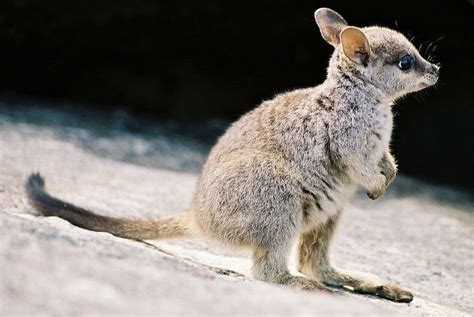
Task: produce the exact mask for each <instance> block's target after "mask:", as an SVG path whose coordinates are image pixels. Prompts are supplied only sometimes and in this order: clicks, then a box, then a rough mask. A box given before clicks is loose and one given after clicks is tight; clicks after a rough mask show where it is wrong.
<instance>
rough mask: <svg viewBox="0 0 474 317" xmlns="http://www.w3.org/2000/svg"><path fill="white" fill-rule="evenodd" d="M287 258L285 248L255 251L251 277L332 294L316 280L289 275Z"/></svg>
mask: <svg viewBox="0 0 474 317" xmlns="http://www.w3.org/2000/svg"><path fill="white" fill-rule="evenodd" d="M287 257H288V252H287V249H286V248H277V249H262V248H258V249H255V250H254V253H253V267H252V273H253V276H254V277H255V278H256V279H259V280H262V281H265V282H269V283H275V284H281V285H288V286H291V287H294V288H297V289H301V290H305V291H315V290H319V291H325V292H328V293H330V292H332V291H330V290H329V289H328V288H327V287H326V286H325V285H324V284H323V283H321V282H319V281H318V280H316V279H312V278H308V277H303V276H294V275H292V274H290V272H288V267H287Z"/></svg>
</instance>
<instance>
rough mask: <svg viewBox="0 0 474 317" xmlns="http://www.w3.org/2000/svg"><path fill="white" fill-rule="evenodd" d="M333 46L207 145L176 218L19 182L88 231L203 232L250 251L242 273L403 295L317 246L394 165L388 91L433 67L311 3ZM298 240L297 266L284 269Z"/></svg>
mask: <svg viewBox="0 0 474 317" xmlns="http://www.w3.org/2000/svg"><path fill="white" fill-rule="evenodd" d="M314 17H315V19H316V23H317V25H318V26H319V29H320V31H321V34H322V37H323V38H324V39H325V40H326V41H327V42H328V43H329V44H331V45H332V46H334V53H333V54H332V57H331V59H330V62H329V67H328V69H327V79H326V80H325V81H324V82H323V83H322V84H321V85H319V86H316V87H312V88H306V89H300V90H295V91H292V92H288V93H284V94H281V95H278V96H276V97H275V98H274V99H272V100H269V101H265V102H263V103H262V104H261V105H260V106H259V107H257V108H255V109H254V110H252V111H250V112H249V113H247V114H246V115H244V116H243V117H241V118H240V119H239V120H237V121H236V122H235V123H234V124H232V126H231V127H230V128H229V129H228V130H227V131H226V133H225V134H224V135H223V136H222V137H221V138H220V139H219V141H218V143H217V144H216V145H215V146H214V148H213V149H212V150H211V152H210V154H209V157H208V159H207V161H206V163H205V165H204V167H203V170H202V174H201V175H200V177H199V181H198V184H197V188H196V192H195V195H194V198H193V201H192V205H191V207H190V208H189V210H187V211H186V212H185V213H184V214H182V215H180V216H178V217H169V218H163V219H151V220H127V219H118V218H111V217H105V216H101V215H98V214H95V213H92V212H90V211H87V210H85V209H83V208H80V207H76V206H73V205H71V204H68V203H66V202H63V201H61V200H58V199H56V198H54V197H52V196H50V195H49V194H48V193H47V192H46V191H45V189H44V181H43V179H42V177H41V176H40V175H39V174H32V175H31V176H30V177H29V179H28V181H27V184H26V189H27V193H28V197H29V201H30V202H31V204H32V205H33V206H34V207H35V208H36V209H37V210H39V211H40V212H41V213H42V214H43V215H45V216H58V217H61V218H64V219H66V220H68V221H70V222H71V223H73V224H75V225H77V226H80V227H83V228H86V229H89V230H94V231H106V232H110V233H112V234H114V235H117V236H120V237H125V238H130V239H138V240H140V239H162V238H172V237H173V238H175V237H196V236H199V235H203V236H207V237H210V238H213V239H216V240H218V241H220V242H223V243H225V244H227V245H231V246H237V247H246V248H249V249H250V250H251V251H252V257H253V268H252V269H253V275H254V277H255V278H257V279H261V280H264V281H268V282H272V283H279V284H287V285H292V286H295V287H298V288H302V289H306V290H315V289H322V290H324V289H327V288H326V286H333V287H345V288H348V289H351V290H353V291H355V292H360V293H366V294H372V295H376V296H380V297H383V298H387V299H390V300H394V301H400V302H410V301H411V300H412V299H413V296H412V294H410V293H409V292H407V291H404V290H402V289H400V288H398V287H396V286H393V285H388V284H385V283H381V282H379V281H378V280H377V281H376V280H375V279H374V280H372V279H371V278H362V277H360V276H357V275H351V274H349V273H347V272H343V271H340V270H338V269H336V268H335V267H334V266H332V265H331V263H330V262H329V259H328V249H329V245H330V241H331V238H332V236H333V234H334V230H335V227H336V225H337V223H338V219H339V217H340V215H341V212H342V210H343V208H344V205H345V204H346V203H347V201H348V200H349V199H350V197H351V196H352V195H353V194H354V192H355V190H356V188H357V186H359V185H360V186H362V187H364V188H365V189H366V190H367V195H368V196H369V197H370V198H372V199H377V198H379V197H380V196H382V195H383V194H384V192H385V190H386V189H387V187H388V186H389V185H390V183H391V182H392V180H393V179H394V177H395V174H396V172H397V167H396V164H395V160H394V158H393V157H392V155H391V154H390V150H389V143H390V138H391V133H392V124H393V122H392V111H391V106H392V104H393V103H394V101H395V100H396V99H397V98H399V97H401V96H403V95H405V94H407V93H410V92H414V91H417V90H421V89H423V88H425V87H428V86H431V85H433V84H435V83H436V81H437V79H438V72H439V67H438V66H436V65H433V64H431V63H429V62H428V61H426V60H425V59H424V58H423V57H421V56H420V54H419V53H418V51H417V50H416V48H415V47H414V46H413V45H412V44H411V43H410V41H408V40H407V39H406V38H405V37H404V36H403V35H401V34H400V33H398V32H396V31H393V30H390V29H387V28H382V27H365V28H357V27H353V26H349V25H348V24H347V22H346V21H345V20H344V19H343V18H342V17H341V16H340V15H339V14H338V13H336V12H334V11H332V10H330V9H327V8H321V9H319V10H317V11H316V12H315V14H314ZM297 240H298V260H297V264H298V270H299V271H300V272H301V273H302V274H303V275H304V277H303V276H294V275H291V274H290V273H289V270H288V267H287V260H288V257H289V253H290V249H291V248H292V246H294V244H295V242H296V241H297Z"/></svg>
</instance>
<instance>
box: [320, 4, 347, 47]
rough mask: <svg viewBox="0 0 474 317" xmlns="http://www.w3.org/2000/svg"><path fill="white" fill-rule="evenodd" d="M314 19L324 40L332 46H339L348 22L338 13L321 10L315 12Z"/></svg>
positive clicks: (326, 9) (327, 9)
mask: <svg viewBox="0 0 474 317" xmlns="http://www.w3.org/2000/svg"><path fill="white" fill-rule="evenodd" d="M314 19H315V20H316V24H317V25H318V27H319V30H320V31H321V35H322V36H323V38H324V39H325V40H326V42H328V43H329V44H331V45H332V46H337V45H338V44H339V35H340V34H341V32H342V30H343V29H344V28H345V27H347V22H346V20H344V18H343V17H341V16H340V15H339V13H337V12H336V11H333V10H331V9H329V8H320V9H318V10H316V12H314Z"/></svg>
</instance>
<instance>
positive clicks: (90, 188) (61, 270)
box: [0, 104, 474, 316]
mask: <svg viewBox="0 0 474 317" xmlns="http://www.w3.org/2000/svg"><path fill="white" fill-rule="evenodd" d="M130 120H131V119H129V118H126V117H125V119H124V117H123V116H121V115H118V116H117V115H116V116H106V115H102V114H97V113H90V112H84V111H81V110H75V111H70V110H69V111H58V110H50V109H48V108H44V107H42V108H35V107H21V106H18V105H17V106H15V107H12V106H10V105H7V104H0V243H1V244H0V267H1V268H2V269H1V272H0V313H1V314H2V315H14V314H40V313H41V314H61V315H70V314H144V313H148V314H157V313H160V314H183V313H184V314H191V313H193V314H280V315H287V314H291V315H296V314H314V313H317V314H320V315H344V316H346V315H350V316H352V315H363V316H367V315H386V314H395V315H397V314H399V315H408V314H410V315H415V316H427V315H439V316H462V315H469V314H470V313H472V312H473V311H474V293H473V287H472V283H473V282H474V273H473V270H472V268H473V267H474V258H473V254H474V238H473V237H474V210H473V203H472V197H471V196H469V195H467V194H463V193H461V192H457V191H454V190H450V189H447V188H442V187H433V186H431V185H427V184H424V183H421V182H418V181H416V180H413V179H410V178H407V177H403V176H399V177H398V179H397V181H396V182H395V183H394V185H393V187H392V189H391V190H390V191H389V192H388V193H387V195H386V196H385V197H384V198H383V199H381V200H380V201H377V202H372V201H369V200H368V199H366V198H365V197H364V195H359V196H358V197H356V198H355V199H354V201H353V202H352V203H351V204H350V205H349V206H348V208H347V210H346V213H345V215H344V218H343V221H342V223H341V225H340V227H339V232H338V235H337V237H336V239H335V241H334V246H333V252H332V257H333V260H334V262H335V263H336V264H337V265H338V266H340V267H343V268H346V269H350V270H357V271H363V272H370V273H372V274H376V275H378V276H380V277H382V278H384V279H386V280H388V281H390V282H393V283H397V284H400V285H402V286H403V287H404V288H407V289H409V290H411V291H413V292H414V294H415V300H414V301H413V302H412V303H410V304H396V303H392V302H388V301H385V300H379V299H374V298H371V297H368V296H362V295H354V294H350V293H347V292H340V291H339V292H338V294H336V295H333V296H329V295H323V294H318V293H314V294H312V293H306V292H299V291H296V290H292V289H288V288H284V287H280V286H275V285H268V284H265V283H262V282H258V281H255V280H252V279H251V278H250V277H248V276H245V273H246V271H248V266H249V260H248V258H247V254H245V253H242V252H230V251H229V250H222V249H220V248H219V247H218V246H215V245H213V244H212V243H208V242H205V241H171V242H161V241H160V242H152V244H148V243H144V242H136V241H130V240H126V239H121V238H117V237H114V236H112V235H110V234H107V233H96V232H90V231H87V230H83V229H80V228H77V227H75V226H73V225H71V224H69V223H68V222H66V221H64V220H62V219H59V218H55V217H49V218H44V217H36V216H34V215H33V214H32V209H31V207H30V206H29V205H28V204H27V202H26V200H25V197H24V193H23V182H24V181H25V178H26V177H27V175H28V173H29V172H31V171H33V170H39V171H41V172H42V174H43V175H44V176H45V178H46V181H47V187H48V189H49V191H50V192H51V193H54V194H55V195H57V196H58V197H61V198H63V199H65V200H68V201H70V202H72V203H75V204H78V205H81V206H84V207H88V208H90V209H93V210H96V211H97V212H100V213H102V214H106V215H114V216H123V217H149V216H157V215H165V214H173V213H179V212H181V211H182V210H184V209H185V208H186V207H187V206H188V205H189V202H190V200H191V196H192V193H193V188H194V186H195V182H196V178H197V175H196V172H197V171H198V169H199V166H200V165H201V164H202V162H203V160H204V158H205V154H206V151H207V150H208V143H209V142H207V141H206V140H203V139H205V136H206V133H205V132H202V131H205V128H204V126H209V125H208V123H206V124H205V125H204V124H203V127H199V125H196V126H194V127H191V128H190V127H189V126H188V127H186V129H185V128H184V127H183V130H186V131H198V130H199V131H201V132H199V133H197V132H196V133H183V134H182V135H180V134H179V131H180V130H181V127H180V126H173V125H172V124H171V123H167V124H164V123H163V125H160V126H158V127H156V126H155V127H153V126H146V125H143V126H140V128H139V129H135V130H133V131H132V129H130V122H131V121H130ZM124 122H125V123H124ZM217 126H219V125H217ZM166 127H168V128H166ZM216 129H217V130H218V129H220V128H216ZM200 133H201V134H200ZM242 273H243V274H242Z"/></svg>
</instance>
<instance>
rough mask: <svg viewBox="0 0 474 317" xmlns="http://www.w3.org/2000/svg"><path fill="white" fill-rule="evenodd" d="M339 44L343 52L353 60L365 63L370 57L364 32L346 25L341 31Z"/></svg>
mask: <svg viewBox="0 0 474 317" xmlns="http://www.w3.org/2000/svg"><path fill="white" fill-rule="evenodd" d="M341 45H342V49H343V51H344V54H345V55H346V56H347V57H348V58H349V59H350V60H352V61H353V62H355V63H358V64H363V65H367V63H368V61H369V58H370V45H369V41H368V40H367V37H365V34H364V32H362V30H361V29H358V28H356V27H353V26H348V27H346V28H345V29H344V30H342V32H341Z"/></svg>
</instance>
